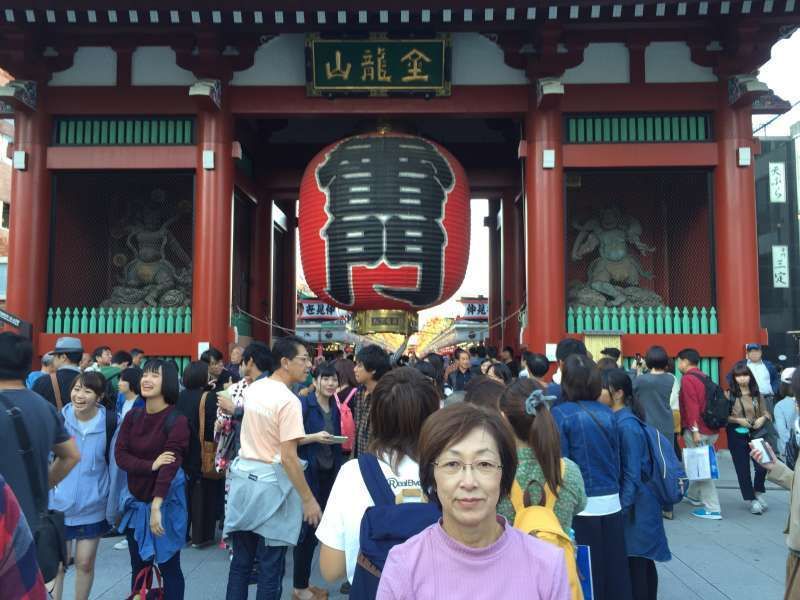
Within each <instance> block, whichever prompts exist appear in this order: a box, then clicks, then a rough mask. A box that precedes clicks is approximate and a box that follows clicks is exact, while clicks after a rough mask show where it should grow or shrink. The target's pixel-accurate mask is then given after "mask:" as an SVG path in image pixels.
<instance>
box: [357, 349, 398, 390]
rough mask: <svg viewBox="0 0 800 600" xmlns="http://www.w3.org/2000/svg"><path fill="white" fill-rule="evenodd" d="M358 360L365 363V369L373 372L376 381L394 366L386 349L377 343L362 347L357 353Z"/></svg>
mask: <svg viewBox="0 0 800 600" xmlns="http://www.w3.org/2000/svg"><path fill="white" fill-rule="evenodd" d="M356 362H360V363H361V364H362V365H364V369H365V370H366V371H368V372H370V373H372V379H374V380H375V381H380V378H381V377H383V376H384V375H385V374H386V373H388V372H389V370H391V368H392V365H391V364H390V363H389V355H388V354H387V353H386V350H384V349H383V348H381V347H380V346H378V345H376V344H369V345H367V346H364V347H363V348H361V350H359V351H358V352H357V353H356Z"/></svg>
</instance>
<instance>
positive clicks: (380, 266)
mask: <svg viewBox="0 0 800 600" xmlns="http://www.w3.org/2000/svg"><path fill="white" fill-rule="evenodd" d="M469 228H470V194H469V185H468V183H467V178H466V174H465V173H464V169H463V167H462V166H461V165H460V164H459V162H458V161H457V160H456V159H455V158H454V157H453V155H452V154H450V153H449V152H448V151H447V150H445V149H444V148H442V147H441V146H439V145H438V144H436V143H435V142H432V141H430V140H426V139H423V138H420V137H415V136H409V135H405V134H400V133H394V132H388V133H384V132H376V133H370V134H366V135H357V136H354V137H349V138H346V139H343V140H340V141H338V142H336V143H334V144H331V145H330V146H328V147H326V148H324V149H323V150H322V151H321V152H320V153H319V154H317V155H316V156H315V157H314V159H313V160H312V161H311V163H310V164H309V165H308V166H307V167H306V170H305V173H304V174H303V181H302V183H301V186H300V207H299V230H300V253H301V258H302V261H303V271H304V273H305V276H306V281H307V282H308V285H309V287H310V288H311V289H312V290H314V292H315V293H316V294H317V296H318V297H319V298H321V299H323V300H324V301H326V302H329V303H331V304H334V305H336V306H339V307H341V308H345V309H348V310H353V311H362V310H371V309H401V310H405V311H417V310H420V309H423V308H427V307H430V306H434V305H436V304H439V303H441V302H443V301H444V300H446V299H447V298H449V297H450V296H452V295H453V294H454V293H455V291H456V290H457V289H458V287H459V286H460V285H461V282H462V280H463V279H464V273H465V271H466V269H467V261H468V258H469Z"/></svg>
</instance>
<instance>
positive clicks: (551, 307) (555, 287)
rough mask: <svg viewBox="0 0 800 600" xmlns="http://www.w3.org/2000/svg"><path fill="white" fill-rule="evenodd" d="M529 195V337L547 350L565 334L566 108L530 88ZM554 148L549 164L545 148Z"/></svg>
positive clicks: (532, 346)
mask: <svg viewBox="0 0 800 600" xmlns="http://www.w3.org/2000/svg"><path fill="white" fill-rule="evenodd" d="M525 139H526V142H527V145H526V153H527V158H526V160H525V195H526V202H527V205H526V208H527V210H526V217H527V219H526V220H527V223H526V228H527V239H528V244H527V250H526V251H527V261H526V262H527V268H528V277H527V281H528V289H527V316H528V322H527V327H526V329H525V335H524V341H525V344H526V345H527V347H528V350H530V351H531V352H541V353H544V351H545V344H548V343H553V344H554V343H557V342H558V341H559V340H560V339H561V338H562V337H564V335H565V329H566V326H565V321H566V306H565V304H566V281H565V270H566V268H565V255H564V252H565V250H564V224H565V221H564V219H565V215H564V169H563V167H562V162H561V161H562V152H561V111H560V110H559V109H558V107H557V106H556V107H551V108H538V109H537V106H536V90H535V89H533V90H532V91H531V98H530V100H529V109H528V113H527V115H526V116H525ZM546 151H548V152H547V154H548V155H549V151H552V152H553V153H554V163H552V164H553V166H552V167H547V168H546V167H545V165H544V163H543V159H544V157H545V152H546Z"/></svg>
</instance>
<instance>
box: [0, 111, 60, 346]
mask: <svg viewBox="0 0 800 600" xmlns="http://www.w3.org/2000/svg"><path fill="white" fill-rule="evenodd" d="M50 123H51V121H50V118H49V115H48V114H47V113H45V112H42V111H36V112H32V113H26V112H23V111H19V112H18V113H17V116H16V122H15V132H14V150H15V151H22V152H25V153H26V160H27V168H26V169H25V170H24V171H23V170H18V169H13V170H12V171H11V198H10V200H11V205H12V206H13V207H14V209H13V210H12V211H11V213H10V221H11V222H10V224H9V243H8V279H7V290H8V292H7V300H6V309H7V310H8V311H9V312H11V313H12V314H15V315H17V316H18V317H21V318H22V319H24V320H25V321H30V322H31V323H32V324H33V331H34V332H37V331H42V330H43V329H44V319H45V313H46V311H47V285H48V276H49V272H50V271H49V268H48V266H49V259H50V256H49V252H50V207H51V193H50V180H51V178H50V173H49V172H48V171H47V164H46V160H47V144H48V142H49V139H50ZM35 350H36V348H35Z"/></svg>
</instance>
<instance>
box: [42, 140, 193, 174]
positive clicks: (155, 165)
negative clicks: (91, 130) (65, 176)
mask: <svg viewBox="0 0 800 600" xmlns="http://www.w3.org/2000/svg"><path fill="white" fill-rule="evenodd" d="M196 162H197V148H195V146H83V147H81V146H78V147H67V146H51V147H50V148H48V149H47V168H48V169H52V170H54V171H69V170H103V169H114V170H136V169H194V168H195V165H196Z"/></svg>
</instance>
